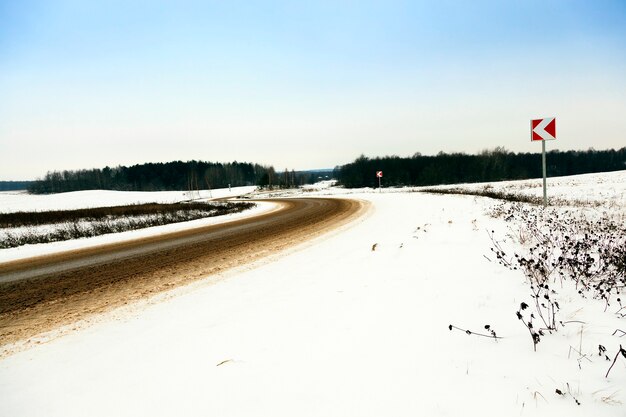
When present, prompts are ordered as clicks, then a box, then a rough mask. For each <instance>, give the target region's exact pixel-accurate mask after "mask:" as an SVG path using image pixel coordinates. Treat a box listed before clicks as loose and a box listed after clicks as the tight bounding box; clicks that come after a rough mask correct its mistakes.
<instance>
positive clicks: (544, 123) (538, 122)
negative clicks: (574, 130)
mask: <svg viewBox="0 0 626 417" xmlns="http://www.w3.org/2000/svg"><path fill="white" fill-rule="evenodd" d="M555 139H556V117H545V118H543V119H533V120H531V121H530V140H531V141H533V142H541V164H542V165H543V205H544V206H547V205H548V193H547V191H546V187H547V186H546V141H547V140H555Z"/></svg>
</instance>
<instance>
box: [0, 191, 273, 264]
mask: <svg viewBox="0 0 626 417" xmlns="http://www.w3.org/2000/svg"><path fill="white" fill-rule="evenodd" d="M255 189H256V187H235V188H232V189H231V190H230V191H229V190H228V189H217V190H211V191H210V192H209V191H208V190H201V191H200V195H201V197H202V201H207V200H208V201H210V200H211V199H216V198H225V197H237V196H242V195H247V194H250V193H251V192H253V191H254V190H255ZM98 193H101V195H99V194H98ZM209 193H210V194H211V195H212V198H207V197H208V196H209ZM20 198H22V199H23V200H24V201H20ZM185 198H186V195H185V193H184V192H179V191H161V192H154V193H150V192H134V191H131V192H127V191H105V190H100V191H99V192H98V191H80V192H79V191H77V192H71V193H63V194H49V195H31V194H26V193H14V192H13V193H1V192H0V203H1V205H0V207H1V208H2V210H1V211H5V212H12V211H18V210H19V211H43V210H71V209H81V208H90V207H108V206H118V205H125V204H139V203H149V202H158V203H173V202H178V201H181V200H184V199H185ZM48 204H49V206H48ZM255 205H256V206H255V207H254V208H252V209H248V210H245V211H243V212H240V213H234V214H228V215H224V216H216V217H208V218H204V219H198V220H192V221H189V222H182V223H172V224H166V225H163V226H155V227H148V228H145V229H138V230H129V231H126V232H122V233H111V234H106V235H101V236H95V237H90V238H84V239H76V240H68V241H62V242H51V243H46V244H36V245H24V246H19V247H16V248H9V249H0V262H9V261H14V260H18V259H26V258H30V257H33V256H40V255H47V254H51V253H58V252H63V251H71V250H75V249H78V248H86V247H94V246H100V245H105V244H109V243H117V242H123V241H128V240H134V239H140V238H144V237H148V236H155V235H162V234H166V233H171V232H176V231H179V230H185V229H189V228H194V227H202V226H208V225H212V224H219V223H225V222H230V221H235V220H238V219H241V218H246V217H251V216H256V215H259V214H262V213H267V212H269V211H271V210H275V209H276V208H277V206H276V205H275V204H273V203H268V202H256V203H255ZM40 227H41V228H42V229H45V227H51V226H40ZM25 229H26V230H28V229H29V228H25ZM16 230H17V229H0V236H1V235H2V231H9V232H11V233H15V232H16Z"/></svg>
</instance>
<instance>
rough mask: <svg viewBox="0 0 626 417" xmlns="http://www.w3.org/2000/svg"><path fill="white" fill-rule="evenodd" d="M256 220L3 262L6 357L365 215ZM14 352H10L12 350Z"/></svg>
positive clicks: (284, 206) (315, 213)
mask: <svg viewBox="0 0 626 417" xmlns="http://www.w3.org/2000/svg"><path fill="white" fill-rule="evenodd" d="M267 201H271V202H274V203H277V204H279V209H278V210H275V211H272V212H269V213H265V214H261V215H259V216H255V217H249V218H243V219H240V220H237V221H233V222H229V223H222V224H217V225H212V226H206V227H200V228H194V229H188V230H184V231H179V232H175V233H171V234H166V235H160V236H153V237H149V238H142V239H138V240H133V241H127V242H121V243H116V244H109V245H105V246H100V247H95V248H88V249H82V250H76V251H71V252H64V253H60V254H54V255H47V256H42V257H38V258H32V259H25V260H20V261H13V262H7V263H3V264H0V346H2V347H3V349H0V356H3V355H6V354H9V353H11V350H12V349H14V348H13V347H11V345H13V344H14V343H15V342H24V341H28V340H29V339H30V338H32V337H34V336H36V335H39V334H41V333H44V332H47V331H50V330H55V329H59V328H61V327H63V326H68V325H71V324H73V323H76V322H78V321H80V320H82V319H86V318H89V317H91V316H93V315H95V314H99V313H103V312H106V311H110V310H112V309H114V308H116V307H119V306H122V305H126V304H129V303H132V302H134V301H137V300H140V299H143V298H146V297H149V296H151V295H154V294H157V293H160V292H163V291H166V290H170V289H172V288H175V287H178V286H181V285H184V284H188V283H190V282H193V281H195V280H198V279H202V278H206V277H208V276H216V275H217V274H221V273H223V272H225V271H226V270H229V269H232V268H234V267H239V266H242V265H245V264H247V263H251V262H254V261H257V260H260V259H261V258H263V257H265V256H268V255H272V254H276V253H279V252H281V251H283V250H285V249H287V248H290V247H293V246H296V245H297V244H299V243H301V242H303V241H305V240H307V239H311V238H314V237H316V236H319V235H321V234H323V233H325V232H327V231H329V230H332V229H334V228H337V227H339V226H341V225H343V224H345V223H347V222H348V221H350V220H351V219H352V218H354V217H355V216H357V215H358V214H360V213H363V212H364V211H365V209H366V205H365V203H363V202H359V201H356V200H346V199H331V198H328V199H324V198H299V199H280V200H278V199H274V200H267ZM7 346H9V347H7Z"/></svg>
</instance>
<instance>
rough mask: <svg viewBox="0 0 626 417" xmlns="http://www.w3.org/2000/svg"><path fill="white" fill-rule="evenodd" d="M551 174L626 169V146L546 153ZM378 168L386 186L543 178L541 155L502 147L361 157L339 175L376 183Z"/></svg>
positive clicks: (352, 182)
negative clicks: (410, 155)
mask: <svg viewBox="0 0 626 417" xmlns="http://www.w3.org/2000/svg"><path fill="white" fill-rule="evenodd" d="M546 165H547V175H548V176H549V177H555V176H563V175H576V174H586V173H593V172H604V171H618V170H622V169H626V147H625V148H621V149H619V150H613V149H610V150H603V151H596V150H594V149H589V150H586V151H556V150H555V151H550V152H547V155H546ZM376 171H383V175H384V177H383V179H382V181H383V184H384V185H385V186H403V185H415V186H421V185H437V184H455V183H465V182H488V181H502V180H519V179H528V178H539V177H542V176H543V172H542V164H541V154H540V153H538V154H537V153H513V152H508V151H507V150H506V149H504V148H502V147H498V148H495V149H493V150H485V151H482V152H481V153H479V154H477V155H469V154H465V153H444V152H440V153H439V154H437V155H435V156H424V155H421V154H420V153H416V154H414V155H413V156H412V157H399V156H385V157H377V158H367V157H365V156H363V155H361V156H359V157H358V158H357V159H356V160H355V161H354V162H352V163H349V164H346V165H343V166H341V167H337V168H335V170H334V173H333V175H334V177H335V178H336V179H337V180H338V181H339V183H340V184H341V185H343V186H345V187H349V188H357V187H377V186H378V179H377V178H376Z"/></svg>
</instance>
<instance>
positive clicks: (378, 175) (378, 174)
mask: <svg viewBox="0 0 626 417" xmlns="http://www.w3.org/2000/svg"><path fill="white" fill-rule="evenodd" d="M376 177H377V178H378V192H380V188H381V187H380V179H381V178H382V177H383V172H382V171H376Z"/></svg>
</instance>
